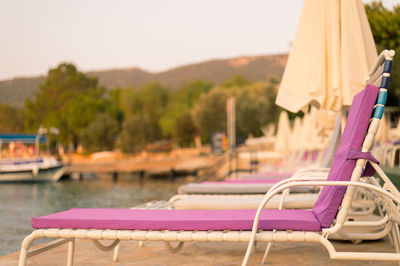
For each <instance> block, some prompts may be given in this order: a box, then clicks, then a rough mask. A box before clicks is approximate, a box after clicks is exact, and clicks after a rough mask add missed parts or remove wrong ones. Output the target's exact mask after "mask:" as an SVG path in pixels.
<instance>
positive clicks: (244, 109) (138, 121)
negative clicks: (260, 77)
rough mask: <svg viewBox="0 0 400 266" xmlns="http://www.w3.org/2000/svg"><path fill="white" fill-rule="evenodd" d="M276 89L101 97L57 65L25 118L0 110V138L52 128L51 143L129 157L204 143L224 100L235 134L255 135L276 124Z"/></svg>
mask: <svg viewBox="0 0 400 266" xmlns="http://www.w3.org/2000/svg"><path fill="white" fill-rule="evenodd" d="M275 85H276V81H275V80H274V79H272V80H271V82H270V83H268V84H266V83H253V82H250V81H247V80H244V79H243V78H241V77H239V76H238V77H235V78H234V79H232V80H228V81H226V82H225V83H223V84H222V85H221V86H219V87H214V86H213V85H212V84H210V83H208V82H202V81H196V82H193V83H190V84H187V85H185V86H182V87H180V88H179V89H177V90H172V89H170V88H166V87H163V86H161V85H159V84H157V83H152V84H148V85H144V86H142V87H139V88H117V89H113V90H106V89H105V88H104V87H101V86H99V84H98V80H97V79H96V78H93V77H88V76H86V75H85V74H83V73H82V72H80V71H78V70H77V68H76V67H75V66H74V65H72V64H68V63H62V64H60V65H59V66H58V67H57V68H54V69H51V70H50V71H49V72H48V75H47V78H46V80H45V82H44V83H43V84H42V85H41V86H40V87H39V90H38V91H37V93H36V94H35V96H34V98H33V99H32V100H29V99H28V100H26V103H25V106H24V108H23V110H18V109H15V108H12V107H9V106H0V112H1V114H2V115H0V130H1V131H3V132H21V131H25V132H32V133H34V132H37V129H38V128H39V127H40V126H44V127H45V128H50V127H56V128H58V129H60V134H59V135H57V136H52V138H53V141H54V142H56V141H57V142H58V143H62V144H64V145H68V144H71V143H72V144H73V145H74V146H75V147H76V146H77V145H79V144H82V145H83V147H84V148H85V150H86V151H89V152H92V151H98V150H110V149H114V148H116V147H119V148H121V149H123V150H124V151H127V152H135V151H139V150H140V149H142V148H143V147H144V146H145V145H146V144H148V143H151V142H154V141H157V140H164V139H170V140H172V141H174V142H175V143H177V144H180V145H183V146H188V145H191V144H192V143H193V141H194V138H195V137H196V136H201V137H202V139H203V140H206V141H207V139H208V138H209V136H210V134H212V133H214V132H216V131H223V130H225V129H226V100H227V99H228V97H230V96H235V97H237V98H238V99H240V101H238V102H237V124H238V134H239V135H244V136H245V135H247V134H253V135H260V134H261V132H260V128H261V127H262V126H264V125H266V124H267V123H269V122H272V121H274V119H275V118H276V116H277V112H278V110H277V107H276V106H274V104H273V102H274V98H275ZM11 120H12V122H11ZM10 122H11V123H10Z"/></svg>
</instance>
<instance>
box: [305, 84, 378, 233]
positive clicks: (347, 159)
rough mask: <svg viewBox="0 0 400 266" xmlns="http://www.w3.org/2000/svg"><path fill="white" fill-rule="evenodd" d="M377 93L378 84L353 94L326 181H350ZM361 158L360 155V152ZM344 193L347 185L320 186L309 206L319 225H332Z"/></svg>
mask: <svg viewBox="0 0 400 266" xmlns="http://www.w3.org/2000/svg"><path fill="white" fill-rule="evenodd" d="M378 93H379V88H378V87H376V86H374V85H367V87H366V88H365V89H364V90H362V91H361V92H359V93H358V94H357V95H356V96H354V99H353V103H352V104H351V107H350V111H349V115H348V118H347V122H346V127H345V129H344V131H343V135H342V139H341V140H340V144H339V147H338V149H337V151H336V153H335V157H334V159H333V163H332V167H331V170H330V172H329V175H328V178H327V180H329V181H349V180H350V178H351V174H352V172H353V169H354V167H355V164H356V160H355V159H357V158H354V154H355V152H354V151H360V149H361V145H362V143H363V141H364V138H365V135H366V132H367V129H368V125H369V121H370V119H371V115H372V111H373V109H374V105H375V102H376V98H377V96H378ZM360 157H363V156H362V155H360ZM345 192H346V187H343V186H342V187H339V186H326V187H324V188H323V189H322V192H321V194H320V196H319V198H318V200H317V202H316V203H315V205H314V207H313V209H312V212H313V213H314V214H315V216H316V217H317V219H318V220H319V222H320V223H321V226H322V227H325V228H326V227H329V226H330V225H331V224H332V221H333V219H334V218H335V216H336V214H337V211H338V208H339V205H340V204H341V202H342V200H343V197H344V194H345Z"/></svg>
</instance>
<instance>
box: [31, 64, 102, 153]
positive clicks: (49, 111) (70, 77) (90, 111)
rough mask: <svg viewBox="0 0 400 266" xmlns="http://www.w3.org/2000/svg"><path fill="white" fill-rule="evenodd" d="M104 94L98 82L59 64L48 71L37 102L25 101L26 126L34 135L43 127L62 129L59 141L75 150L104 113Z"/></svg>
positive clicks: (65, 65) (72, 66)
mask: <svg viewBox="0 0 400 266" xmlns="http://www.w3.org/2000/svg"><path fill="white" fill-rule="evenodd" d="M104 92H105V89H104V88H101V87H99V86H98V82H97V79H96V78H91V77H87V76H86V75H84V74H83V73H81V72H79V71H78V70H77V69H76V67H75V66H74V65H72V64H67V63H63V64H60V65H59V66H58V67H57V68H55V69H50V70H49V72H48V75H47V78H46V80H45V82H44V84H42V85H40V89H39V91H38V92H37V93H36V94H35V98H34V99H33V100H32V101H31V100H26V103H25V126H26V128H27V130H30V131H33V132H35V131H37V129H38V128H39V126H40V125H43V126H45V127H46V128H50V127H56V128H59V129H60V135H59V141H61V142H62V143H64V144H68V143H73V144H74V145H75V146H76V145H77V144H78V143H79V141H80V136H81V133H82V130H83V129H85V128H86V127H87V125H88V124H89V123H90V122H91V121H92V120H93V118H94V117H95V115H96V113H98V112H102V111H104V109H105V101H104V99H103V94H104Z"/></svg>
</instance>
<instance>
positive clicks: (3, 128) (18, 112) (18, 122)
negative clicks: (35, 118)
mask: <svg viewBox="0 0 400 266" xmlns="http://www.w3.org/2000/svg"><path fill="white" fill-rule="evenodd" d="M23 131H24V112H23V110H22V109H17V108H15V107H12V106H9V105H5V104H2V105H0V133H21V132H23Z"/></svg>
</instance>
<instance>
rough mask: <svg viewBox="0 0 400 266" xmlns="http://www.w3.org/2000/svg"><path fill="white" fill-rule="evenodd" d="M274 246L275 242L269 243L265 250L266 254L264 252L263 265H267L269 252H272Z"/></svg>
mask: <svg viewBox="0 0 400 266" xmlns="http://www.w3.org/2000/svg"><path fill="white" fill-rule="evenodd" d="M273 244H274V242H272V241H271V242H268V243H267V247H266V248H265V252H264V256H263V258H262V261H261V264H265V262H266V261H267V257H268V254H269V251H270V250H271V247H272V245H273Z"/></svg>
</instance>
